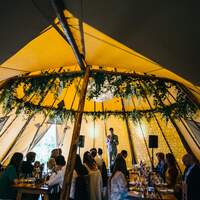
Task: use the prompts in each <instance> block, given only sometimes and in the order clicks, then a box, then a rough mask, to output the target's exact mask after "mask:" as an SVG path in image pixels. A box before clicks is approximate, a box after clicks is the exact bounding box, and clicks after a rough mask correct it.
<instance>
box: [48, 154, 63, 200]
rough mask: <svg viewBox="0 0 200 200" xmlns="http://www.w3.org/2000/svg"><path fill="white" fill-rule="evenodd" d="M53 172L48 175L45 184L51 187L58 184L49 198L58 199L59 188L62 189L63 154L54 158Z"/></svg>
mask: <svg viewBox="0 0 200 200" xmlns="http://www.w3.org/2000/svg"><path fill="white" fill-rule="evenodd" d="M55 161H56V167H55V172H54V173H53V174H52V175H51V176H50V178H49V180H48V181H47V182H46V184H47V185H49V186H51V187H53V186H58V188H57V191H56V192H55V191H53V193H54V194H53V197H51V199H59V195H60V189H62V184H63V180H64V174H65V167H64V166H65V164H66V162H65V158H64V156H57V157H56V159H55Z"/></svg>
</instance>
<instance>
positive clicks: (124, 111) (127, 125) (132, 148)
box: [121, 98, 137, 165]
mask: <svg viewBox="0 0 200 200" xmlns="http://www.w3.org/2000/svg"><path fill="white" fill-rule="evenodd" d="M121 104H122V112H123V115H124V120H125V124H126V129H127V133H128V140H129V145H130V150H131V157H132V164H133V165H134V164H137V161H136V154H135V150H134V146H133V141H132V138H131V129H130V127H129V122H128V118H127V116H126V110H125V106H124V101H123V99H122V98H121Z"/></svg>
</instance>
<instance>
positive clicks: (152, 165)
mask: <svg viewBox="0 0 200 200" xmlns="http://www.w3.org/2000/svg"><path fill="white" fill-rule="evenodd" d="M153 150H154V148H151V153H152V155H151V156H152V157H151V159H152V163H151V167H152V171H153V170H154V155H153Z"/></svg>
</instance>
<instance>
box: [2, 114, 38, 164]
mask: <svg viewBox="0 0 200 200" xmlns="http://www.w3.org/2000/svg"><path fill="white" fill-rule="evenodd" d="M34 114H35V112H34V113H32V114H31V115H30V116H29V117H28V119H27V120H26V122H25V124H24V125H23V127H22V129H21V130H20V132H19V133H18V135H17V137H16V138H15V140H14V141H13V142H12V144H11V145H10V147H9V149H8V150H7V151H6V153H5V154H4V155H3V159H2V161H4V160H5V159H6V157H7V156H8V155H9V153H10V151H11V150H12V148H13V147H14V145H15V144H16V142H17V141H18V139H19V138H20V137H21V135H22V134H23V132H24V130H25V129H26V127H27V125H28V124H29V122H30V121H31V119H32V118H33V116H34Z"/></svg>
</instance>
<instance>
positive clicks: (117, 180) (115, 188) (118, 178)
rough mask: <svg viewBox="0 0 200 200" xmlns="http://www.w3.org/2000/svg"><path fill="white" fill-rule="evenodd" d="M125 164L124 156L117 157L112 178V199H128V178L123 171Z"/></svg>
mask: <svg viewBox="0 0 200 200" xmlns="http://www.w3.org/2000/svg"><path fill="white" fill-rule="evenodd" d="M123 170H124V165H123V159H122V157H121V156H120V157H117V158H116V160H115V164H114V169H113V173H112V175H111V178H110V199H111V200H126V199H128V186H127V180H126V177H125V175H124V173H123Z"/></svg>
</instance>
